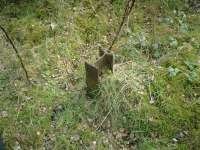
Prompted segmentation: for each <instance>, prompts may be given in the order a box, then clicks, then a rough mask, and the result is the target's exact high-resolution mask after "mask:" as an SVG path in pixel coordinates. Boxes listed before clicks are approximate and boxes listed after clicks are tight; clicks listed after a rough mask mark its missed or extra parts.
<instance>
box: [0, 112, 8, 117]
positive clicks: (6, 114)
mask: <svg viewBox="0 0 200 150" xmlns="http://www.w3.org/2000/svg"><path fill="white" fill-rule="evenodd" d="M0 117H2V118H6V117H8V112H7V111H1V112H0Z"/></svg>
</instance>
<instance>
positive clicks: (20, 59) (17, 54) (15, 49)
mask: <svg viewBox="0 0 200 150" xmlns="http://www.w3.org/2000/svg"><path fill="white" fill-rule="evenodd" d="M0 29H1V30H2V31H3V33H4V34H5V36H6V38H7V40H8V41H9V43H10V44H11V45H12V47H13V49H14V51H15V53H16V56H17V58H18V59H19V62H20V64H21V66H22V69H23V70H24V72H25V75H26V79H27V81H28V82H29V84H30V83H31V82H30V78H29V76H28V72H27V69H26V67H25V65H24V63H23V60H22V58H21V56H20V54H19V52H18V50H17V48H16V47H15V45H14V43H13V41H12V40H11V38H10V37H9V35H8V33H7V32H6V30H5V29H4V28H3V27H2V26H1V25H0Z"/></svg>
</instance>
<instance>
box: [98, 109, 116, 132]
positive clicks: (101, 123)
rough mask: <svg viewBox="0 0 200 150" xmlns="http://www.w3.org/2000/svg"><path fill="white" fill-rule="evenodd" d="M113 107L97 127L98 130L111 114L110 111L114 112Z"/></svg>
mask: <svg viewBox="0 0 200 150" xmlns="http://www.w3.org/2000/svg"><path fill="white" fill-rule="evenodd" d="M112 110H113V107H112V108H111V109H110V111H109V112H108V113H107V114H106V116H105V117H104V119H103V120H102V121H101V123H100V125H99V126H98V127H97V128H96V131H98V130H99V128H101V126H102V125H103V123H104V122H105V121H106V119H107V118H108V116H109V115H110V113H111V112H112Z"/></svg>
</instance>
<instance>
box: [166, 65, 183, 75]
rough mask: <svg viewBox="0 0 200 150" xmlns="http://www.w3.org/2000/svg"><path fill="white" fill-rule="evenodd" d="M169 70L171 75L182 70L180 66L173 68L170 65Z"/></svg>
mask: <svg viewBox="0 0 200 150" xmlns="http://www.w3.org/2000/svg"><path fill="white" fill-rule="evenodd" d="M168 72H169V76H170V77H175V76H176V75H177V74H178V73H179V72H180V70H179V69H178V68H173V67H172V66H170V67H169V68H168Z"/></svg>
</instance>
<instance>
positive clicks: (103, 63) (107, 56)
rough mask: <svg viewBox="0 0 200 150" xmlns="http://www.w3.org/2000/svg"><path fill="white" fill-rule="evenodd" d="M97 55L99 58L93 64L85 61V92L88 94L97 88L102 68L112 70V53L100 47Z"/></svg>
mask: <svg viewBox="0 0 200 150" xmlns="http://www.w3.org/2000/svg"><path fill="white" fill-rule="evenodd" d="M99 56H100V58H99V59H98V60H97V61H96V62H95V63H94V65H91V64H89V63H87V62H85V71H86V84H87V93H88V94H89V95H90V93H91V92H92V91H95V90H96V89H97V88H98V84H99V82H100V76H101V75H102V74H103V71H104V70H111V72H113V64H114V58H113V54H111V53H107V52H106V51H105V50H102V49H100V50H99Z"/></svg>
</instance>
